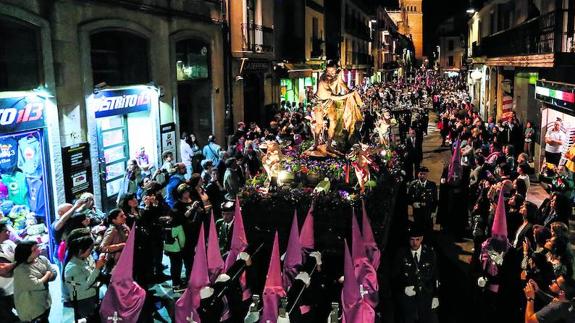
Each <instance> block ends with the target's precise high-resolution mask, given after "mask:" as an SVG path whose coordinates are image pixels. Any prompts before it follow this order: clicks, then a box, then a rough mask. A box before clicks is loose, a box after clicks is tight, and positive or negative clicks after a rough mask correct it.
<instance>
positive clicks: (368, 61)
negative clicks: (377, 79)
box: [326, 0, 377, 87]
mask: <svg viewBox="0 0 575 323" xmlns="http://www.w3.org/2000/svg"><path fill="white" fill-rule="evenodd" d="M326 10H327V11H328V12H329V14H328V15H326V25H327V33H328V34H329V35H330V38H329V39H328V44H327V48H328V52H327V57H328V59H336V60H339V62H340V65H341V66H342V68H344V69H345V71H344V79H345V81H346V82H347V83H348V85H349V86H351V87H353V86H355V85H359V84H361V83H362V82H363V80H364V79H365V78H369V77H371V76H372V74H373V66H374V65H373V64H374V60H373V49H374V46H373V34H374V31H375V29H376V22H377V20H376V8H375V7H374V5H373V4H371V3H369V2H367V1H349V0H341V1H330V2H326Z"/></svg>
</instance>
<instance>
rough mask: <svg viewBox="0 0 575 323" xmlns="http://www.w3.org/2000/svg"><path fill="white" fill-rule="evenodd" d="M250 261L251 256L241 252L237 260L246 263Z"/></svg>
mask: <svg viewBox="0 0 575 323" xmlns="http://www.w3.org/2000/svg"><path fill="white" fill-rule="evenodd" d="M249 259H250V255H249V254H248V253H247V252H243V251H242V252H240V253H239V254H238V257H237V258H236V260H243V261H245V262H248V260H249Z"/></svg>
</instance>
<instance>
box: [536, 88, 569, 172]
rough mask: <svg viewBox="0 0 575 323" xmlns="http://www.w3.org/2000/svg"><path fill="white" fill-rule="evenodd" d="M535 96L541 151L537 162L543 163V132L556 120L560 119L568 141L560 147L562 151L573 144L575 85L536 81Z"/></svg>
mask: <svg viewBox="0 0 575 323" xmlns="http://www.w3.org/2000/svg"><path fill="white" fill-rule="evenodd" d="M535 98H536V100H537V101H539V103H540V111H541V123H540V134H541V135H540V139H539V144H540V147H541V153H540V154H539V155H540V160H539V164H540V165H541V163H543V155H544V150H543V148H544V147H545V134H546V133H547V131H548V130H549V129H551V128H552V127H553V125H554V123H555V121H557V120H561V123H562V128H561V131H563V132H565V134H566V136H567V138H568V141H569V142H568V143H567V144H564V145H563V147H562V150H563V153H564V152H565V151H566V150H567V149H568V148H569V146H571V145H572V144H573V135H574V134H575V85H574V84H566V83H559V82H552V81H544V80H539V81H537V85H536V87H535Z"/></svg>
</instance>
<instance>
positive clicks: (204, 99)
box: [0, 0, 225, 214]
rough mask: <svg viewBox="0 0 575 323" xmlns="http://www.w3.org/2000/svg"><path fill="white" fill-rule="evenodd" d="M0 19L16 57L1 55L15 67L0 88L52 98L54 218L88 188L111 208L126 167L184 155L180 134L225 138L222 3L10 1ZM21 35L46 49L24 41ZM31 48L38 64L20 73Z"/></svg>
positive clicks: (50, 147)
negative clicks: (62, 205)
mask: <svg viewBox="0 0 575 323" xmlns="http://www.w3.org/2000/svg"><path fill="white" fill-rule="evenodd" d="M0 22H1V23H2V24H3V28H0V30H2V31H1V33H3V34H4V36H5V37H2V39H10V41H6V42H3V43H4V46H7V47H8V46H9V48H10V52H11V53H12V54H10V55H8V56H7V57H4V58H3V59H2V63H3V65H5V66H7V67H11V69H12V70H7V72H6V73H2V74H3V75H4V76H3V77H0V78H2V79H4V81H3V84H2V91H5V90H7V91H13V90H26V91H30V90H32V89H35V88H37V87H42V88H43V89H44V92H46V93H47V94H46V95H48V96H49V101H50V104H49V106H51V108H50V109H48V108H46V109H47V110H49V111H48V112H49V114H47V115H46V116H47V117H49V119H47V120H46V127H45V129H46V130H45V131H44V132H43V134H44V133H47V136H44V137H43V138H47V139H45V141H47V142H48V143H47V147H48V148H47V149H46V151H45V155H44V160H46V163H49V164H50V167H48V166H46V167H45V169H46V170H49V173H50V174H46V177H50V178H52V180H51V184H50V186H49V187H46V189H47V190H50V191H51V193H52V194H47V196H50V197H51V198H52V200H53V201H51V207H52V212H51V214H54V212H53V211H54V207H55V206H56V205H57V204H59V203H62V202H64V201H71V200H72V199H74V197H75V196H77V195H78V194H80V193H82V192H83V191H91V192H93V193H94V195H95V200H96V205H97V207H99V208H102V209H104V210H107V209H110V208H112V207H114V206H115V203H116V199H117V197H118V193H120V192H121V191H122V189H123V188H122V182H123V177H124V174H125V173H126V169H127V165H128V163H129V161H130V160H133V159H138V158H145V159H146V160H147V161H148V162H149V163H150V164H151V165H155V167H158V166H157V165H159V164H160V162H161V155H162V153H163V152H164V151H168V150H169V151H173V152H174V153H176V154H177V146H178V145H177V139H178V135H177V134H178V133H179V131H187V132H193V133H195V134H196V135H197V136H198V138H199V139H200V140H202V139H204V138H206V137H207V135H208V134H210V133H215V134H216V136H217V137H219V138H223V137H224V132H223V129H224V127H223V123H224V105H225V104H224V103H225V98H224V91H223V88H224V83H223V72H222V66H223V49H222V43H223V40H222V31H221V30H222V28H221V24H222V16H221V12H220V5H219V3H215V2H213V1H184V0H181V1H171V2H166V1H147V2H146V4H143V3H142V2H141V1H127V0H122V1H107V0H102V1H96V0H94V1H75V0H60V1H50V2H45V1H32V0H30V1H16V0H14V1H8V0H7V1H3V2H2V4H0ZM21 32H30V33H31V35H34V37H36V38H30V39H38V40H39V42H36V44H40V45H34V44H26V43H23V42H22V41H21V38H22V37H19V36H18V35H20V33H21ZM30 46H33V48H32V47H30ZM34 46H35V47H34ZM31 50H34V52H32V53H35V57H38V58H37V59H33V58H32V55H30V57H29V59H27V60H26V65H28V63H30V66H29V67H27V68H25V69H23V68H16V67H17V66H18V60H19V57H18V56H16V55H21V53H24V52H31ZM38 71H39V72H38ZM35 74H38V75H39V76H34V75H35ZM21 80H29V81H26V82H24V83H22V81H21ZM47 106H48V105H47ZM3 132H4V130H3ZM43 134H42V135H43ZM33 135H35V134H33ZM29 139H32V138H29ZM43 140H44V139H43ZM204 140H205V139H204ZM62 147H63V148H62ZM78 158H80V159H82V163H80V164H77V163H76V161H77V159H78ZM84 159H85V160H84ZM70 172H72V173H73V174H75V176H76V177H73V176H72V179H73V181H72V182H69V181H68V177H70V174H71V173H70ZM64 174H65V175H66V176H64Z"/></svg>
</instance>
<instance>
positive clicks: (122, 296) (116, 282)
mask: <svg viewBox="0 0 575 323" xmlns="http://www.w3.org/2000/svg"><path fill="white" fill-rule="evenodd" d="M134 228H135V224H134V225H133V226H132V230H131V231H130V233H129V234H128V240H127V241H126V245H125V246H124V249H123V250H122V254H121V255H120V259H119V260H118V263H117V264H116V266H115V267H114V269H113V270H112V277H111V280H110V285H109V286H108V291H107V292H106V295H104V299H103V300H102V305H101V307H100V317H101V318H102V321H103V322H108V321H110V320H111V318H112V317H118V318H121V319H122V321H123V322H136V321H137V320H138V317H139V316H140V312H141V311H142V308H143V306H144V301H145V299H146V291H145V290H144V289H143V288H142V287H140V285H138V283H136V282H135V281H134V279H133V278H132V270H133V264H134V241H135V236H136V234H135V231H134Z"/></svg>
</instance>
